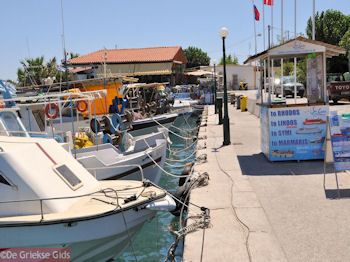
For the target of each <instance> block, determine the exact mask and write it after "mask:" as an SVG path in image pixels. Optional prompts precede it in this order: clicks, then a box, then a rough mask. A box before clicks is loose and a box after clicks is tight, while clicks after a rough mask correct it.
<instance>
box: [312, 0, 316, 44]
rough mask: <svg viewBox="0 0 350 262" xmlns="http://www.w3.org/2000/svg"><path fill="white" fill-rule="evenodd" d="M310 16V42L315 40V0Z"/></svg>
mask: <svg viewBox="0 0 350 262" xmlns="http://www.w3.org/2000/svg"><path fill="white" fill-rule="evenodd" d="M312 15H313V19H312V40H315V0H313V8H312Z"/></svg>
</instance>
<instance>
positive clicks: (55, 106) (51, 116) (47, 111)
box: [45, 104, 60, 119]
mask: <svg viewBox="0 0 350 262" xmlns="http://www.w3.org/2000/svg"><path fill="white" fill-rule="evenodd" d="M51 107H53V108H55V113H54V114H51V113H50V108H51ZM59 112H60V110H59V108H58V105H56V104H48V105H47V106H46V107H45V114H46V116H47V117H48V118H51V119H55V118H56V117H57V116H58V113H59Z"/></svg>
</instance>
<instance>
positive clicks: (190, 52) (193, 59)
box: [184, 46, 210, 68]
mask: <svg viewBox="0 0 350 262" xmlns="http://www.w3.org/2000/svg"><path fill="white" fill-rule="evenodd" d="M184 52H185V55H186V58H187V68H191V67H197V66H207V65H209V63H210V57H209V56H208V54H207V53H206V52H204V51H203V50H202V49H200V48H198V47H194V46H189V47H187V48H186V49H184Z"/></svg>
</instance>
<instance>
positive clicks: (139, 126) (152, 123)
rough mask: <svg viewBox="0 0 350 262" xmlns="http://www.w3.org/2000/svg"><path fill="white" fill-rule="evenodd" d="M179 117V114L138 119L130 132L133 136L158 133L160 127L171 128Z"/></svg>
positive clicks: (133, 123)
mask: <svg viewBox="0 0 350 262" xmlns="http://www.w3.org/2000/svg"><path fill="white" fill-rule="evenodd" d="M178 116H179V115H178V114H177V113H169V114H162V115H156V116H153V117H148V118H143V119H137V120H134V121H133V122H132V127H131V129H130V130H129V132H130V134H131V135H133V136H142V135H145V134H149V133H152V132H157V130H158V128H159V127H166V128H169V127H170V126H171V125H172V123H173V122H174V121H175V119H176V118H177V117H178Z"/></svg>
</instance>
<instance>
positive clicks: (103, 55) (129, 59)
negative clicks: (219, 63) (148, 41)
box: [69, 46, 187, 65]
mask: <svg viewBox="0 0 350 262" xmlns="http://www.w3.org/2000/svg"><path fill="white" fill-rule="evenodd" d="M105 61H106V63H107V64H108V63H109V64H121V63H149V62H171V61H176V62H180V63H183V64H187V59H186V56H185V53H184V52H183V50H182V48H181V46H169V47H149V48H129V49H102V50H98V51H95V52H92V53H90V54H87V55H83V56H79V57H76V58H73V59H71V60H69V63H70V64H71V65H90V64H101V63H104V62H105Z"/></svg>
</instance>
